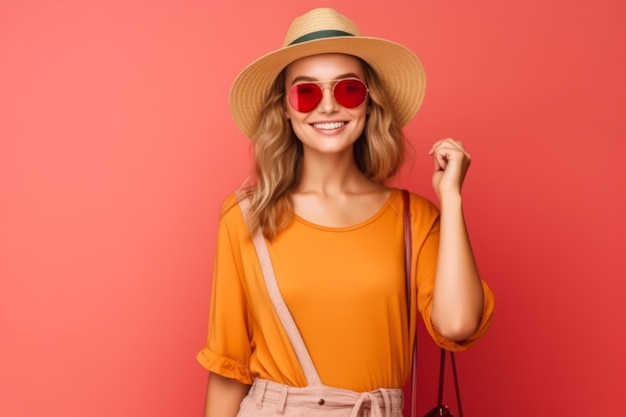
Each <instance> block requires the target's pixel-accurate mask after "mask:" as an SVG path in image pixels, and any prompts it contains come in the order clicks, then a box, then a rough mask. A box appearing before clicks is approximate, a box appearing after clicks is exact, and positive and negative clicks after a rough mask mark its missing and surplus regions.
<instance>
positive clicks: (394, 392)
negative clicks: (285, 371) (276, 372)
mask: <svg viewBox="0 0 626 417" xmlns="http://www.w3.org/2000/svg"><path fill="white" fill-rule="evenodd" d="M250 396H251V398H252V400H253V401H255V402H256V404H257V406H258V407H261V406H262V405H263V403H269V404H273V405H275V406H276V411H277V413H279V414H281V413H283V412H284V411H285V409H286V408H287V407H306V408H307V409H312V411H313V410H315V409H318V410H319V411H320V412H322V411H324V410H330V409H336V408H344V409H352V412H351V413H350V416H352V417H357V416H360V415H362V414H363V413H362V411H367V414H368V415H371V416H373V417H390V416H392V415H393V414H396V415H397V411H398V410H402V407H403V406H404V398H403V391H402V389H386V388H380V389H377V390H374V391H369V392H355V391H350V390H346V389H342V388H333V387H328V386H325V385H320V386H308V387H292V386H289V385H284V384H279V383H276V382H273V381H268V380H265V379H256V380H255V381H254V384H253V385H252V388H251V389H250ZM394 412H395V413H394Z"/></svg>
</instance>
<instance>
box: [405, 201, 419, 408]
mask: <svg viewBox="0 0 626 417" xmlns="http://www.w3.org/2000/svg"><path fill="white" fill-rule="evenodd" d="M402 213H403V215H402V218H403V223H404V277H405V284H404V285H405V293H406V308H407V316H406V318H407V321H408V322H409V326H410V323H411V264H412V262H411V257H412V254H413V243H412V242H413V235H412V227H411V195H410V194H409V192H408V191H407V190H402ZM410 333H411V330H410V328H409V334H410ZM415 337H416V338H417V331H416V332H415ZM416 416H417V340H415V342H414V343H413V366H412V367H411V417H416Z"/></svg>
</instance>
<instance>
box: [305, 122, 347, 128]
mask: <svg viewBox="0 0 626 417" xmlns="http://www.w3.org/2000/svg"><path fill="white" fill-rule="evenodd" d="M345 124H346V122H332V123H313V127H314V128H316V129H322V130H332V129H339V128H340V127H342V126H343V125H345Z"/></svg>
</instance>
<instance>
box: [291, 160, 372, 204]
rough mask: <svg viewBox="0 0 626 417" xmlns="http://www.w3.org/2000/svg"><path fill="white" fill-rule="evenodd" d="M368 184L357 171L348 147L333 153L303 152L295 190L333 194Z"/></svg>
mask: <svg viewBox="0 0 626 417" xmlns="http://www.w3.org/2000/svg"><path fill="white" fill-rule="evenodd" d="M368 186H371V181H370V180H369V179H367V178H366V177H365V176H364V175H363V174H362V173H361V171H359V169H358V167H357V165H356V162H355V160H354V155H353V152H352V149H350V150H349V152H342V153H340V154H333V155H327V154H323V155H320V154H311V153H308V154H307V153H305V155H304V160H303V162H302V172H301V176H300V182H299V184H298V188H297V192H300V193H321V194H326V195H333V194H343V193H354V192H358V191H359V190H362V189H363V188H364V187H368Z"/></svg>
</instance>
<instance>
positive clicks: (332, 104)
mask: <svg viewBox="0 0 626 417" xmlns="http://www.w3.org/2000/svg"><path fill="white" fill-rule="evenodd" d="M333 89H334V86H329V85H327V86H324V87H322V101H320V104H318V106H317V109H318V110H319V111H320V112H322V113H333V112H336V111H337V110H338V109H339V103H337V100H335V95H334V94H333Z"/></svg>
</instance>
